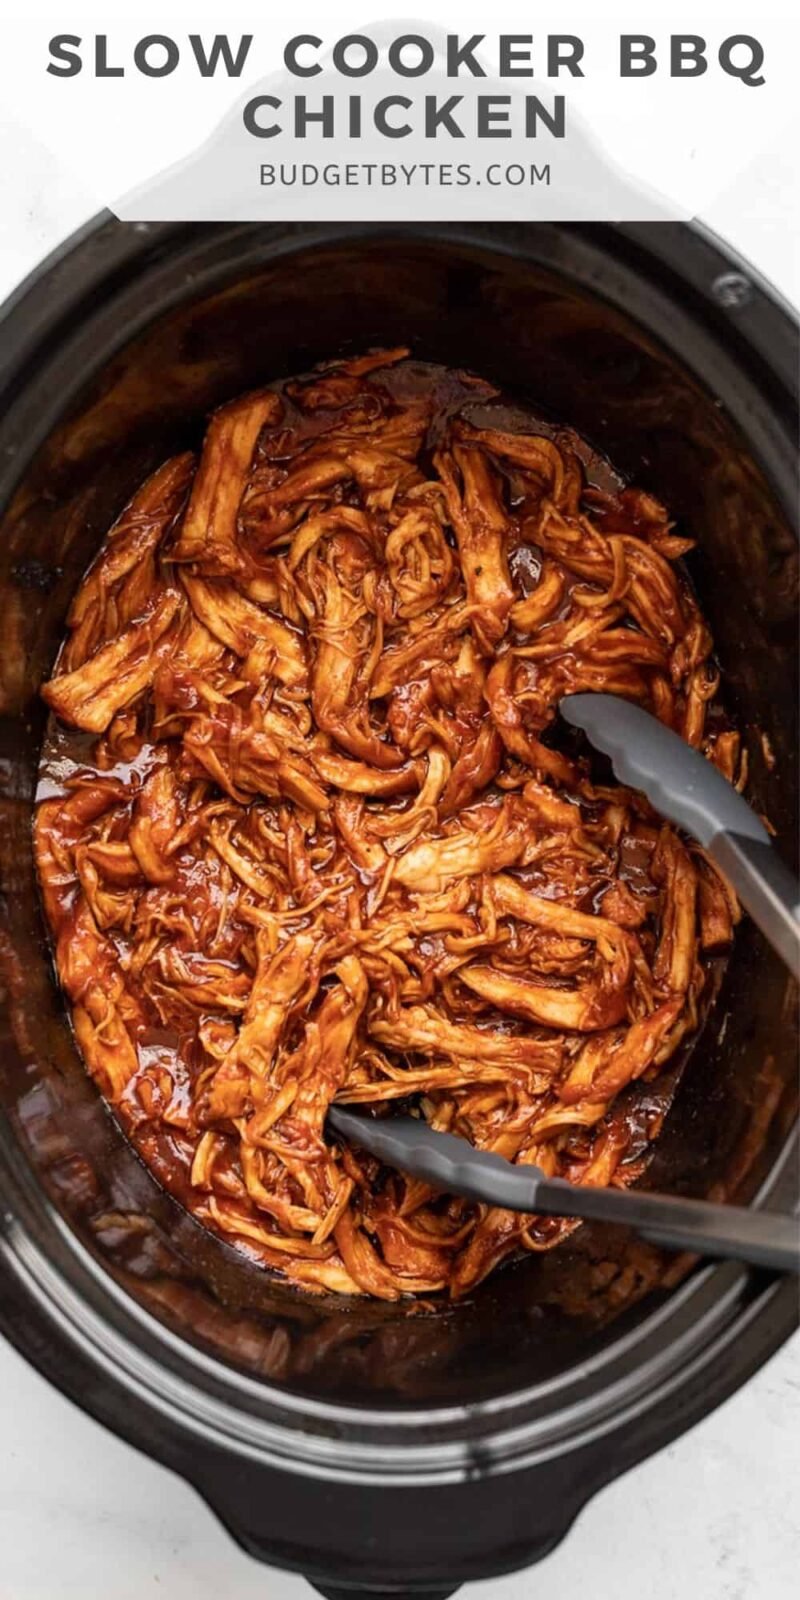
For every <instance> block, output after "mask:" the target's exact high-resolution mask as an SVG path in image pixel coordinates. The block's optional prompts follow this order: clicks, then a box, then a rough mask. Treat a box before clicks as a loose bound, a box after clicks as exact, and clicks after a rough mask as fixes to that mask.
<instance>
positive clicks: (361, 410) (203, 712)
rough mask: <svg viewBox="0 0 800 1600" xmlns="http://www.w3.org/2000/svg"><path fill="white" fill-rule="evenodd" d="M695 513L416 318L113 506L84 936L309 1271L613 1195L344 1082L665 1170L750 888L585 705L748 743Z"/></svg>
mask: <svg viewBox="0 0 800 1600" xmlns="http://www.w3.org/2000/svg"><path fill="white" fill-rule="evenodd" d="M688 548H689V541H688V540H686V539H684V538H682V537H678V536H677V535H676V534H675V533H674V532H673V531H672V528H671V524H670V521H669V518H668V515H667V512H666V511H665V509H664V507H663V506H661V505H660V504H658V502H657V501H655V500H654V499H652V498H651V497H650V496H649V495H647V494H645V493H642V492H640V491H638V490H636V489H631V488H623V487H622V486H621V483H620V480H618V479H617V478H616V477H615V476H614V475H613V473H612V472H611V470H610V468H609V467H608V464H607V463H604V462H601V461H599V459H598V458H597V457H596V456H593V455H592V453H591V452H590V450H589V449H588V447H587V446H586V445H585V444H584V443H583V442H582V441H581V440H580V439H579V438H578V437H577V436H576V435H575V434H574V433H572V432H571V431H570V430H568V429H558V428H555V427H547V428H545V426H544V424H542V423H541V422H538V423H537V422H534V421H533V420H532V419H531V417H530V416H526V415H525V413H524V412H520V411H519V410H516V411H510V410H509V408H508V406H507V405H505V404H503V403H502V401H501V400H500V398H499V397H498V396H497V395H496V392H495V391H494V390H493V389H492V387H491V386H490V385H489V384H487V383H483V382H482V381H481V380H479V379H476V378H474V377H472V376H470V375H469V374H466V373H460V372H458V373H457V372H450V371H446V370H445V369H443V368H440V367H434V366H428V365H422V364H421V363H418V362H414V361H411V360H409V359H407V352H406V351H404V350H392V351H382V352H378V353H375V354H370V355H367V356H364V357H363V358H360V359H356V360H347V361H343V362H338V363H332V364H330V365H329V366H327V367H325V368H322V369H320V370H318V371H316V372H314V373H312V374H311V375H310V376H309V377H307V378H302V379H298V380H295V381H290V382H286V383H284V384H281V385H278V386H276V387H274V388H269V389H265V390H263V391H260V392H257V393H252V394H247V395H244V396H243V397H242V398H240V399H238V400H235V401H233V402H232V403H231V404H229V405H226V406H225V407H223V409H222V410H220V411H218V412H216V414H215V415H214V416H213V417H212V419H211V422H210V425H209V427H208V431H207V433H206V436H205V440H204V442H203V446H202V451H201V453H200V457H199V460H195V458H194V457H193V456H191V455H182V456H179V457H177V458H175V459H173V460H170V461H168V462H167V463H166V464H165V465H164V466H162V467H161V468H160V469H159V470H158V471H157V472H156V473H155V474H154V475H153V476H152V477H151V478H150V479H149V480H148V481H147V482H146V483H145V484H143V486H142V487H141V488H140V489H139V491H138V493H137V494H136V495H135V496H134V498H133V500H132V501H131V503H130V504H129V505H128V506H127V508H126V509H125V511H123V513H122V515H121V517H120V518H119V521H118V522H117V523H116V525H115V526H114V527H113V528H112V529H111V531H110V533H109V534H108V536H107V538H106V540H105V542H104V544H103V546H102V548H101V550H100V552H99V554H98V556H97V559H96V560H95V562H94V564H93V565H92V567H91V568H90V570H89V572H88V574H87V576H86V578H85V579H84V581H83V583H82V585H81V588H80V589H79V591H78V593H77V595H76V597H75V599H74V602H73V605H72V609H71V612H70V615H69V632H68V637H67V639H66V641H65V643H64V646H63V649H62V651H61V654H60V656H59V659H58V663H57V666H56V670H55V674H54V676H53V678H52V680H51V682H50V683H48V684H47V685H46V687H45V689H44V694H45V698H46V699H47V701H48V703H49V705H50V707H51V708H52V710H53V712H54V713H55V718H54V719H53V721H52V724H51V731H50V734H49V736H48V744H47V746H46V749H45V757H44V761H43V767H42V783H41V785H40V801H39V805H38V810H37V816H36V850H37V860H38V869H39V874H40V879H41V886H42V894H43V898H44V905H45V911H46V915H47V919H48V921H49V924H50V928H51V929H52V933H53V937H54V941H55V950H56V961H57V966H58V972H59V976H60V980H61V983H62V986H63V988H64V991H65V993H66V996H67V998H68V1000H69V1003H70V1007H71V1014H72V1020H73V1024H74V1028H75V1034H76V1037H77V1040H78V1044H79V1046H80V1049H81V1051H82V1053H83V1057H84V1059H85V1061H86V1064H87V1067H88V1069H89V1071H90V1072H91V1074H92V1076H93V1077H94V1079H95V1081H96V1082H97V1084H98V1086H99V1088H100V1090H101V1091H102V1093H103V1094H104V1095H105V1096H106V1098H107V1099H108V1100H109V1101H110V1103H111V1105H112V1106H113V1108H114V1111H115V1113H116V1115H117V1116H118V1117H119V1119H120V1120H121V1121H122V1123H123V1125H124V1126H125V1128H126V1129H127V1131H128V1133H129V1136H130V1137H131V1139H132V1140H133V1142H134V1144H135V1145H136V1147H137V1149H138V1150H139V1151H140V1153H141V1154H142V1156H143V1157H144V1159H145V1160H146V1161H147V1162H148V1163H149V1164H150V1166H151V1167H152V1168H153V1170H154V1171H155V1172H156V1174H157V1175H158V1177H159V1179H160V1180H161V1181H162V1183H164V1184H165V1185H166V1187H168V1188H169V1189H171V1190H172V1191H173V1192H174V1193H176V1194H177V1195H178V1196H179V1197H180V1198H181V1200H182V1201H183V1202H184V1204H185V1205H186V1206H187V1207H188V1208H189V1209H190V1210H191V1212H192V1213H193V1214H194V1215H195V1216H196V1217H197V1218H199V1219H200V1220H201V1221H202V1222H203V1223H205V1224H206V1225H207V1226H208V1227H209V1228H211V1229H213V1230H215V1231H217V1232H219V1233H222V1234H223V1235H225V1236H226V1237H227V1238H228V1240H229V1241H230V1242H232V1243H234V1244H235V1245H237V1246H238V1247H239V1248H240V1249H241V1250H244V1251H245V1252H247V1254H248V1255H249V1256H250V1257H251V1258H254V1259H256V1260H257V1261H259V1262H261V1263H263V1264H264V1265H265V1266H268V1267H270V1268H272V1269H275V1270H276V1271H277V1272H279V1273H281V1274H283V1275H284V1276H285V1277H286V1278H288V1279H290V1280H291V1281H292V1282H293V1283H295V1284H297V1285H301V1286H302V1287H304V1288H305V1289H312V1290H328V1291H331V1290H332V1291H336V1292H338V1293H341V1294H350V1295H353V1294H369V1295H377V1296H380V1297H382V1298H384V1299H394V1298H396V1297H398V1296H400V1295H407V1294H425V1295H428V1294H433V1293H435V1292H436V1291H446V1292H448V1293H450V1294H451V1295H455V1296H458V1295H463V1294H464V1293H466V1292H467V1291H469V1290H470V1289H472V1288H473V1286H474V1285H476V1284H477V1283H478V1282H479V1281H480V1280H481V1279H482V1278H484V1277H485V1276H486V1274H487V1273H488V1272H490V1271H491V1270H492V1268H494V1267H495V1266H497V1264H498V1263H499V1262H501V1261H503V1260H504V1259H505V1258H507V1257H509V1256H510V1255H513V1254H518V1253H519V1252H520V1251H538V1250H544V1249H549V1248H550V1247H551V1246H552V1245H554V1244H557V1243H558V1242H559V1241H560V1240H561V1239H563V1238H564V1237H565V1235H566V1234H567V1233H568V1232H569V1231H571V1230H572V1229H573V1228H574V1227H576V1226H577V1224H576V1223H574V1222H566V1221H559V1220H558V1219H554V1218H537V1217H525V1216H520V1215H517V1214H515V1213H512V1212H507V1211H503V1210H499V1209H492V1208H489V1207H486V1206H478V1205H475V1204H473V1203H470V1202H467V1201H465V1200H460V1199H456V1198H453V1197H450V1196H447V1195H440V1194H438V1193H436V1192H435V1191H433V1190H431V1189H430V1188H428V1187H427V1186H426V1185H424V1184H422V1183H420V1182H417V1181H411V1180H408V1179H405V1178H403V1177H402V1176H401V1175H400V1174H398V1173H395V1172H389V1171H387V1170H385V1169H382V1168H381V1167H380V1166H379V1165H378V1163H377V1162H375V1161H374V1160H372V1159H371V1158H369V1157H365V1156H364V1155H362V1154H361V1153H360V1152H357V1151H355V1150H352V1149H347V1148H341V1147H340V1146H339V1145H338V1144H337V1143H336V1142H335V1141H334V1140H333V1139H332V1138H329V1137H326V1131H325V1118H326V1111H327V1108H328V1106H329V1104H330V1103H331V1101H333V1100H336V1101H338V1102H339V1103H341V1104H357V1105H363V1106H365V1107H370V1108H372V1109H373V1111H374V1114H376V1115H380V1114H385V1113H391V1111H392V1110H393V1109H406V1110H407V1109H409V1108H411V1109H415V1110H417V1111H418V1113H419V1114H421V1115H423V1116H425V1117H426V1118H427V1119H428V1121H429V1122H430V1123H431V1124H432V1125H433V1126H434V1127H436V1128H441V1129H449V1130H452V1131H453V1132H456V1133H458V1134H461V1135H463V1136H464V1137H465V1138H467V1139H470V1140H472V1142H473V1143H474V1144H476V1145H479V1146H481V1147H482V1148H485V1149H492V1150H496V1151H499V1152H500V1153H501V1154H502V1155H503V1156H506V1157H507V1158H509V1159H510V1160H513V1161H520V1162H536V1163H538V1164H539V1165H540V1166H541V1167H543V1168H544V1170H545V1171H546V1172H548V1173H557V1174H559V1175H561V1176H565V1177H567V1178H569V1179H571V1180H572V1181H573V1182H577V1183H589V1184H611V1183H614V1184H629V1183H631V1182H632V1181H634V1180H635V1179H636V1178H638V1177H639V1176H640V1175H641V1173H642V1171H643V1168H644V1165H645V1163H646V1160H647V1156H648V1154H649V1151H650V1149H651V1147H652V1143H653V1141H654V1139H655V1138H656V1137H657V1135H658V1131H659V1128H660V1125H661V1123H662V1121H663V1117H664V1113H665V1110H666V1107H667V1106H668V1104H669V1097H670V1085H672V1086H673V1088H674V1082H675V1078H676V1072H677V1070H678V1066H677V1064H678V1063H679V1061H680V1060H681V1058H682V1057H683V1058H685V1054H686V1049H685V1047H686V1046H687V1044H688V1042H689V1041H690V1039H691V1036H692V1035H693V1034H694V1033H695V1032H696V1030H697V1028H698V1026H699V1023H700V1021H701V1020H702V1017H703V1014H704V1010H705V1008H706V1007H707V1004H708V1000H709V997H710V995H711V993H712V991H713V988H714V981H715V979H714V974H715V970H716V969H717V968H718V966H719V962H716V961H714V960H713V959H711V958H712V957H715V956H716V955H718V954H719V953H720V952H722V951H724V950H725V948H726V946H727V945H728V944H729V942H730V940H731V937H732V931H733V925H734V923H735V922H736V919H737V916H738V911H737V907H736V903H735V901H734V900H733V899H732V896H731V894H730V892H729V890H728V889H727V888H726V885H725V884H724V882H723V881H722V880H721V878H720V877H719V876H718V875H717V873H716V871H715V870H714V868H713V867H712V866H711V865H710V863H709V862H708V860H707V859H706V857H705V856H704V854H703V852H702V851H701V850H700V849H699V848H697V847H696V846H695V845H694V844H692V843H691V842H690V841H687V840H685V839H683V838H681V837H680V836H679V835H678V833H677V832H676V831H675V830H674V829H673V828H672V827H670V826H668V825H666V824H665V823H663V822H662V821H661V820H660V819H659V818H658V817H657V816H656V815H655V814H654V813H653V811H652V810H650V808H649V807H648V805H647V804H646V802H645V801H644V800H643V799H642V797H641V796H638V795H636V794H633V793H632V792H630V791H628V790H626V789H624V788H621V787H620V786H618V785H616V784H613V783H611V782H609V781H608V780H607V778H606V777H605V776H604V775H603V774H602V773H601V774H600V775H599V776H598V772H597V768H596V765H595V766H594V767H593V766H592V761H591V757H590V753H589V752H588V751H587V750H586V749H585V748H583V749H582V748H581V747H579V745H578V744H577V743H576V742H574V740H573V742H570V741H569V740H568V739H567V736H566V732H565V730H563V729H562V728H561V727H560V725H559V724H558V723H557V722H556V709H557V706H558V702H559V699H560V697H561V696H562V695H563V694H565V693H570V692H573V691H579V690H594V689H602V690H607V691H610V692H612V693H615V694H620V695H625V696H628V697H629V698H631V699H634V700H636V701H638V702H640V703H641V704H642V705H644V706H646V707H648V708H649V709H650V710H651V711H653V712H654V713H655V714H656V715H657V716H658V717H660V718H661V719H662V720H663V721H665V722H667V723H668V724H669V725H670V726H671V727H673V728H675V729H677V731H678V732H679V733H681V734H682V736H683V737H684V738H685V739H686V740H687V741H688V742H689V743H690V744H692V745H695V746H697V747H699V748H700V749H702V750H703V751H704V752H705V753H706V755H707V756H708V758H709V759H710V760H712V761H714V762H715V763H716V764H717V765H718V766H719V767H721V768H722V770H723V771H724V772H725V773H726V775H727V776H728V777H730V778H731V779H733V780H734V781H738V782H740V783H741V782H742V781H743V779H744V773H743V771H742V770H741V767H742V762H741V757H740V745H739V736H738V734H737V733H736V732H735V730H733V729H731V728H730V727H729V726H728V725H727V724H726V722H725V720H724V719H723V717H722V715H721V713H720V712H719V710H718V708H716V707H715V706H714V705H713V704H712V702H713V699H714V696H715V694H716V690H717V686H718V672H717V670H716V668H715V666H714V664H713V661H712V657H711V651H712V640H711V637H710V635H709V631H708V628H707V626H706V624H705V623H704V621H703V618H702V616H701V615H700V613H699V611H698V608H697V605H696V603H695V601H694V599H693V597H692V594H691V592H690V590H689V588H688V586H687V584H686V582H685V580H684V579H683V578H682V576H681V575H680V573H679V571H678V570H676V568H675V566H674V563H675V562H676V561H677V560H678V558H680V557H681V556H682V555H683V554H684V553H685V552H686V550H687V549H688ZM56 719H58V720H56ZM68 730H76V731H74V732H72V731H68ZM668 1063H670V1066H669V1067H668V1066H667V1064H668Z"/></svg>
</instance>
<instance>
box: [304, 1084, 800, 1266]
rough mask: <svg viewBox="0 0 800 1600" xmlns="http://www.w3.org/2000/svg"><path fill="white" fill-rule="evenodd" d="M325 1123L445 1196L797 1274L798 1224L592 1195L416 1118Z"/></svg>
mask: <svg viewBox="0 0 800 1600" xmlns="http://www.w3.org/2000/svg"><path fill="white" fill-rule="evenodd" d="M328 1121H329V1123H330V1126H331V1128H332V1129H333V1131H334V1133H337V1134H338V1135H339V1137H340V1138H342V1139H346V1140H347V1142H348V1144H353V1145H357V1146H359V1147H360V1148H361V1149H362V1150H368V1151H369V1152H370V1154H371V1155H373V1156H377V1157H378V1159H379V1160H380V1161H385V1162H386V1165H387V1166H390V1167H397V1168H399V1170H400V1171H401V1172H407V1173H410V1174H411V1176H412V1177H414V1178H423V1179H425V1180H427V1182H428V1183H431V1184H433V1185H434V1187H435V1188H437V1189H442V1190H444V1191H445V1192H446V1193H447V1194H459V1195H464V1196H465V1197H466V1198H467V1199H468V1200H482V1201H484V1202H485V1203H487V1204H488V1205H492V1206H505V1207H507V1208H508V1210H510V1211H524V1212H528V1213H534V1214H536V1215H540V1216H542V1215H544V1216H554V1217H580V1218H581V1219H582V1220H583V1221H584V1222H589V1221H592V1222H616V1223H622V1224H623V1225H624V1226H625V1227H628V1228H633V1229H634V1231H635V1232H636V1233H638V1234H641V1236H642V1238H644V1239H649V1240H651V1242H652V1243H654V1244H660V1245H664V1246H666V1248H667V1249H670V1250H691V1251H692V1253H693V1254H695V1255H706V1256H713V1257H718V1258H719V1257H723V1256H725V1257H731V1258H732V1259H733V1260H734V1261H748V1262H751V1263H752V1264H753V1265H754V1266H757V1267H772V1268H774V1269H776V1270H777V1271H778V1272H800V1220H798V1218H797V1217H791V1216H783V1215H780V1214H778V1213H777V1212H774V1211H750V1210H746V1209H745V1208H744V1207H743V1206H727V1205H712V1204H711V1203H710V1202H709V1201H707V1200H684V1199H682V1198H681V1197H680V1196H678V1195H668V1194H652V1193H651V1194H646V1193H644V1192H643V1191H642V1190H641V1189H592V1188H589V1187H588V1186H585V1185H582V1184H574V1183H569V1182H568V1181H567V1180H566V1178H548V1177H546V1176H545V1174H544V1173H543V1172H542V1170H541V1167H534V1166H527V1165H526V1166H515V1165H514V1164H513V1163H512V1162H511V1161H506V1160H504V1158H503V1156H498V1155H493V1154H492V1153H491V1152H490V1151H488V1150H476V1149H475V1148H474V1146H473V1145H471V1144H469V1143H468V1142H467V1140H466V1139H460V1138H458V1137H456V1135H455V1134H452V1133H437V1132H435V1130H434V1129H433V1128H430V1127H429V1126H428V1124H427V1122H423V1121H422V1119H421V1118H417V1117H370V1116H366V1117H365V1116H361V1115H359V1114H358V1112H354V1111H345V1110H344V1109H343V1108H342V1107H341V1106H331V1107H330V1109H329V1111H328Z"/></svg>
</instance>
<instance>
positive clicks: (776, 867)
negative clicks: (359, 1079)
mask: <svg viewBox="0 0 800 1600" xmlns="http://www.w3.org/2000/svg"><path fill="white" fill-rule="evenodd" d="M560 710H561V714H562V716H564V717H565V718H566V720H567V721H568V722H570V723H572V725H573V726H574V727H577V728H582V729H583V731H584V733H585V734H586V735H587V737H588V738H589V740H590V742H591V744H593V745H594V746H595V748H596V749H598V750H602V751H604V753H605V754H606V755H608V756H610V757H611V763H612V766H613V769H614V772H615V774H616V776H617V777H618V778H619V779H620V781H621V782H622V783H625V784H627V785H628V786H629V787H631V788H635V789H641V790H642V791H643V792H644V793H645V794H646V796H647V798H648V800H650V802H651V804H652V805H653V806H655V808H656V809H657V810H658V811H660V812H661V813H662V815H664V816H666V817H669V819H670V821H671V822H674V823H676V824H677V825H678V826H679V827H681V828H683V829H685V830H686V832H687V833H690V834H692V836H693V837H694V838H696V839H697V840H698V841H699V842H700V844H702V845H703V847H704V849H706V850H707V851H708V854H709V855H710V856H711V857H712V858H713V860H714V861H716V862H717V864H718V865H719V866H720V868H721V869H722V871H723V872H724V873H725V874H726V876H727V877H728V878H729V879H730V881H731V883H732V884H733V887H734V888H735V890H736V892H737V894H738V895H739V897H740V899H741V900H742V903H743V905H744V906H745V907H746V908H747V910H748V911H749V912H750V915H751V916H752V918H753V921H754V922H757V923H758V926H759V927H760V928H761V930H762V932H763V933H764V934H765V935H766V937H767V939H768V940H769V941H770V943H771V944H772V945H773V947H774V949H775V950H776V951H777V952H778V954H779V955H780V956H781V957H782V959H783V960H784V961H785V963H786V965H787V967H789V969H790V970H791V971H792V972H793V973H794V975H795V976H796V977H797V976H798V975H800V887H798V884H797V882H796V880H795V879H794V878H793V876H792V874H791V873H790V872H789V871H788V869H787V868H786V867H785V866H784V865H783V862H782V861H781V860H780V857H779V856H778V854H777V852H776V851H775V849H774V847H773V845H772V843H771V841H770V837H769V834H768V833H767V830H766V828H765V827H764V825H763V823H762V822H761V821H760V820H759V818H758V817H757V816H756V815H755V812H753V811H751V809H750V807H749V806H748V804H747V802H746V801H745V800H743V799H742V797H741V795H740V794H737V792H736V790H735V789H734V788H733V787H732V785H731V784H729V783H728V782H727V781H726V779H725V778H723V776H722V774H721V773H720V772H718V771H717V769H716V767H714V766H712V764H711V762H709V761H707V760H706V759H705V757H704V756H702V755H699V754H698V752H697V751H696V750H692V749H691V748H690V747H689V746H688V745H686V744H684V742H683V740H682V739H680V738H679V737H678V735H677V734H675V733H672V732H671V731H670V729H669V728H665V727H664V726H663V724H662V723H660V722H658V721H657V720H656V718H655V717H651V716H650V715H649V714H648V712H646V711H642V710H640V708H639V707H638V706H635V705H631V704H630V703H629V702H628V701H626V700H620V699H618V698H617V696H616V695H610V694H576V695H568V696H567V697H566V698H565V699H563V700H562V701H561V706H560ZM328 1120H329V1122H330V1125H331V1127H332V1129H333V1130H334V1132H335V1133H337V1134H339V1136H340V1137H341V1138H344V1139H347V1140H348V1142H349V1143H351V1144H354V1145H358V1146H360V1147H361V1148H362V1149H364V1150H368V1151H369V1152H370V1153H371V1154H372V1155H374V1156H377V1157H378V1158H379V1160H381V1161H385V1162H386V1163H387V1165H388V1166H393V1167H397V1168H399V1169H400V1170H401V1171H403V1172H407V1173H410V1174H411V1175H412V1176H413V1177H416V1178H423V1179H426V1180H427V1181H428V1182H429V1183H431V1184H433V1185H434V1186H435V1187H436V1188H438V1189H442V1190H444V1191H446V1192H447V1193H449V1194H458V1195H464V1196H465V1197H466V1198H468V1199H472V1200H481V1201H484V1202H486V1203H488V1204H489V1205H496V1206H505V1207H507V1208H508V1209H509V1210H512V1211H522V1212H527V1213H536V1214H539V1215H547V1216H560V1217H580V1218H581V1219H582V1220H584V1221H590V1220H591V1221H599V1222H617V1223H623V1224H625V1225H626V1226H627V1227H630V1228H633V1229H634V1230H635V1231H636V1232H637V1233H639V1234H641V1235H642V1237H643V1238H645V1239H649V1240H651V1241H653V1242H655V1243H657V1244H661V1245H664V1246H666V1247H667V1248H670V1249H676V1250H691V1251H692V1252H694V1253H696V1254H699V1255H708V1256H712V1257H731V1258H732V1259H734V1260H737V1261H747V1262H751V1263H753V1264H754V1265H755V1266H761V1267H772V1268H775V1269H777V1270H778V1271H782V1272H800V1221H798V1218H796V1217H792V1216H784V1215H779V1214H777V1213H775V1212H769V1211H752V1210H745V1209H744V1208H743V1207H741V1206H728V1205H712V1204H711V1203H709V1202H708V1201H705V1200H685V1199H682V1198H680V1197H678V1196H674V1195H662V1194H653V1193H650V1194H646V1193H643V1192H642V1191H641V1190H639V1189H607V1188H589V1187H584V1186H582V1185H576V1184H571V1183H569V1182H567V1181H566V1180H565V1179H563V1178H548V1177H546V1176H545V1174H544V1173H543V1172H542V1171H541V1169H540V1168H539V1167H534V1166H527V1165H525V1166H515V1165H513V1164H512V1163H511V1162H510V1161H505V1160H504V1159H503V1157H502V1156H498V1155H492V1154H491V1153H489V1152H488V1151H485V1150H476V1149H474V1147H473V1146H472V1145H471V1144H469V1143H468V1142H467V1140H466V1139H459V1138H456V1137H455V1136H454V1135H453V1134H449V1133H437V1132H435V1131H434V1130H433V1129H432V1128H430V1127H429V1126H428V1124H427V1122H423V1121H422V1120H420V1119H418V1118H415V1117H380V1118H375V1117H370V1116H366V1117H365V1116H360V1115H358V1113H355V1112H352V1111H345V1110H343V1109H342V1108H341V1107H339V1106H332V1107H331V1108H330V1110H329V1112H328Z"/></svg>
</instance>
